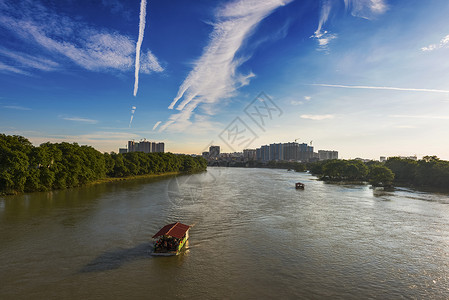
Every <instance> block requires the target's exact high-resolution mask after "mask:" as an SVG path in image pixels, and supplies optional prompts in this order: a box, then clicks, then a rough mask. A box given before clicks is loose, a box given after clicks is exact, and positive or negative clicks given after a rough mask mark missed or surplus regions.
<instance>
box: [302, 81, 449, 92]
mask: <svg viewBox="0 0 449 300" xmlns="http://www.w3.org/2000/svg"><path fill="white" fill-rule="evenodd" d="M310 85H316V86H324V87H334V88H344V89H370V90H391V91H406V92H429V93H449V90H435V89H415V88H400V87H391V86H365V85H341V84H323V83H316V84H310Z"/></svg>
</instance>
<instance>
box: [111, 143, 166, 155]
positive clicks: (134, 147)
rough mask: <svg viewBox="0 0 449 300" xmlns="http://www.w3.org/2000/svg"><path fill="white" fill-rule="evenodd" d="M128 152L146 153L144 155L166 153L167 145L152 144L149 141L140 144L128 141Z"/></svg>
mask: <svg viewBox="0 0 449 300" xmlns="http://www.w3.org/2000/svg"><path fill="white" fill-rule="evenodd" d="M125 150H126V149H125ZM119 151H120V149H119ZM126 152H144V153H153V152H165V144H164V143H155V142H150V141H147V140H143V141H140V142H134V141H128V150H127V151H126ZM126 152H124V153H126ZM120 153H123V152H120Z"/></svg>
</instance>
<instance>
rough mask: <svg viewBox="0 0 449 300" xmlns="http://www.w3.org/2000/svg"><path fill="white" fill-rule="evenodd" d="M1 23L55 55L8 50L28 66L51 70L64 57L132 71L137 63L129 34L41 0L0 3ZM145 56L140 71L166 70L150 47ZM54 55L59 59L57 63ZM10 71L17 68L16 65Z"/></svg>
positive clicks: (100, 68) (97, 67) (97, 68)
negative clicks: (55, 9)
mask: <svg viewBox="0 0 449 300" xmlns="http://www.w3.org/2000/svg"><path fill="white" fill-rule="evenodd" d="M0 27H3V28H5V29H7V30H9V31H10V32H11V33H12V34H14V36H15V37H16V38H18V39H21V40H22V42H23V43H24V45H28V46H31V47H28V48H30V49H33V51H34V52H36V49H38V50H39V49H40V50H46V51H41V53H42V55H44V54H45V55H51V56H52V57H51V59H48V58H42V57H38V56H36V55H35V54H34V53H33V55H31V54H23V53H20V52H18V51H14V50H11V49H10V50H8V51H9V54H8V55H9V57H10V58H12V59H14V60H15V61H20V62H21V64H22V65H25V66H26V67H29V68H38V69H41V70H52V69H54V68H56V67H57V66H58V63H59V64H61V63H62V62H59V60H62V61H63V60H64V58H65V59H69V60H70V61H71V62H72V63H75V64H77V65H78V66H80V67H82V68H85V69H87V70H91V71H107V70H118V71H129V70H131V69H132V68H133V66H134V64H133V63H134V53H135V46H134V44H135V43H134V41H133V40H132V39H131V38H130V37H128V36H126V35H122V34H120V33H118V32H114V31H110V30H105V29H98V28H94V27H92V26H90V25H88V24H86V23H83V22H82V21H79V20H74V19H72V18H70V17H67V16H62V15H58V14H57V13H55V12H53V11H51V10H49V9H47V8H46V7H44V6H43V5H41V4H40V3H39V1H33V2H31V1H23V2H15V3H13V4H12V2H11V3H10V2H8V1H6V2H5V3H3V6H1V7H0ZM14 52H15V54H14ZM4 55H5V54H4ZM34 57H38V58H39V59H38V60H37V61H36V62H35V63H34V65H33V64H32V63H31V60H33V58H34ZM143 57H145V59H144V60H142V61H141V62H140V71H141V72H144V73H149V72H162V71H163V68H162V67H161V66H160V64H159V63H158V62H157V59H156V58H155V57H154V55H153V53H152V52H151V51H150V50H147V51H146V52H145V55H143ZM55 59H58V63H56V62H55ZM155 62H156V63H155ZM4 64H6V63H4ZM12 67H15V65H13V66H12ZM45 67H46V68H47V69H45ZM2 69H3V70H5V68H2ZM10 71H11V72H14V69H10ZM16 73H18V72H16Z"/></svg>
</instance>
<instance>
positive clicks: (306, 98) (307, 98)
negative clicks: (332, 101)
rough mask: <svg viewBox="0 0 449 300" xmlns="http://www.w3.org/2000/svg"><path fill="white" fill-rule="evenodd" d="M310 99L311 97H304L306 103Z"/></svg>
mask: <svg viewBox="0 0 449 300" xmlns="http://www.w3.org/2000/svg"><path fill="white" fill-rule="evenodd" d="M311 99H312V97H310V96H304V100H306V101H310V100H311Z"/></svg>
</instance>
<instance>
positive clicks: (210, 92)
mask: <svg viewBox="0 0 449 300" xmlns="http://www.w3.org/2000/svg"><path fill="white" fill-rule="evenodd" d="M290 1H291V0H268V1H259V0H239V1H233V2H231V3H228V4H226V5H225V6H224V7H222V9H220V10H219V11H218V12H217V15H216V19H217V20H216V22H215V23H214V25H213V31H212V33H211V34H210V41H209V44H208V45H207V46H206V47H205V49H204V51H203V54H202V56H201V57H200V58H199V59H198V60H197V61H196V63H195V66H194V69H193V70H192V71H191V72H190V73H189V75H188V76H187V78H186V79H185V80H184V82H183V83H182V84H181V86H180V88H179V90H178V93H177V95H176V97H175V98H174V100H173V101H172V103H171V104H170V106H169V108H170V109H173V108H174V107H175V106H176V105H177V107H176V109H178V110H182V111H183V112H182V113H180V114H175V115H173V116H171V117H170V119H169V121H168V122H167V123H165V124H164V125H163V126H161V130H163V129H165V128H167V126H172V124H173V123H175V122H184V123H185V124H186V125H189V124H190V123H191V122H190V121H189V119H190V116H191V115H192V113H193V110H194V109H195V108H196V107H197V106H198V105H199V104H204V103H206V104H215V103H218V102H219V101H220V100H222V99H225V98H228V97H231V96H233V95H235V92H236V90H237V89H238V88H240V87H242V86H244V85H247V84H249V80H250V78H252V77H254V74H253V73H249V74H246V75H243V74H239V73H238V72H237V68H238V67H239V66H240V65H241V64H242V63H244V62H245V61H246V60H247V59H249V58H250V57H249V56H246V57H237V55H236V54H237V51H238V50H240V48H241V47H242V44H243V43H244V41H245V40H246V39H247V38H248V37H249V36H250V35H251V33H252V32H253V31H254V29H255V27H256V26H257V25H258V24H259V22H260V21H261V20H263V19H264V18H265V17H266V16H267V15H269V14H270V13H271V12H273V11H274V10H275V9H276V8H278V7H279V6H282V5H285V4H287V3H288V2H290ZM217 70H219V72H217ZM179 100H182V101H181V103H180V104H178V101H179Z"/></svg>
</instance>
